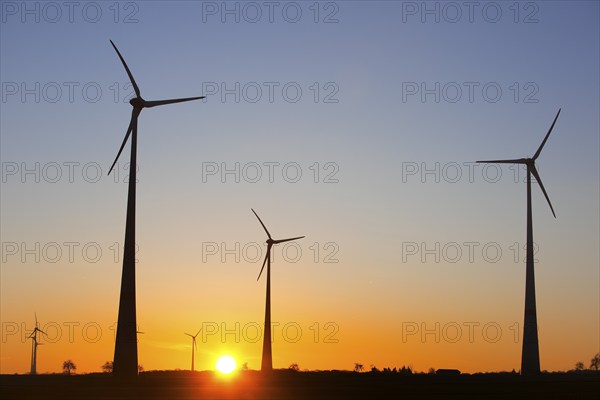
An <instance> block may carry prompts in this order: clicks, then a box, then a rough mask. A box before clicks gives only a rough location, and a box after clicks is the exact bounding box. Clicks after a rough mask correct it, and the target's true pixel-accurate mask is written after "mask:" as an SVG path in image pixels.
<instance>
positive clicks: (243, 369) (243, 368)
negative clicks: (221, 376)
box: [241, 362, 248, 371]
mask: <svg viewBox="0 0 600 400" xmlns="http://www.w3.org/2000/svg"><path fill="white" fill-rule="evenodd" d="M241 369H242V371H248V363H247V362H245V363H243V364H242V368H241Z"/></svg>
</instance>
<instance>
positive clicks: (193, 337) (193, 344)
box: [185, 328, 202, 372]
mask: <svg viewBox="0 0 600 400" xmlns="http://www.w3.org/2000/svg"><path fill="white" fill-rule="evenodd" d="M201 330H202V328H200V329H199V330H198V332H196V334H195V335H190V334H189V333H185V335H188V336H189V337H191V338H192V372H194V371H195V370H194V350H198V347H197V346H196V336H198V334H199V333H200V331H201Z"/></svg>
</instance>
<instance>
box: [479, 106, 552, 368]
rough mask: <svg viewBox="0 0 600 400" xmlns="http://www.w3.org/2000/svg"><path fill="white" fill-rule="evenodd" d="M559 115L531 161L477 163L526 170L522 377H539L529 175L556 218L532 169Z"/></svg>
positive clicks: (526, 159)
mask: <svg viewBox="0 0 600 400" xmlns="http://www.w3.org/2000/svg"><path fill="white" fill-rule="evenodd" d="M559 115H560V109H559V110H558V113H556V117H554V121H553V122H552V125H551V126H550V129H548V133H547V134H546V137H545V138H544V140H543V141H542V144H541V145H540V147H539V148H538V149H537V151H536V152H535V154H534V155H533V157H531V158H520V159H513V160H491V161H477V162H478V163H500V164H524V165H525V166H526V167H527V249H526V251H527V257H526V273H525V318H524V324H523V348H522V353H521V374H522V375H535V374H539V373H540V351H539V345H538V328H537V310H536V305H535V278H534V268H533V264H534V262H533V217H532V213H531V175H533V176H534V177H535V179H536V181H537V183H538V184H539V185H540V188H541V189H542V193H544V196H545V197H546V200H547V201H548V205H549V206H550V210H551V211H552V215H554V218H556V214H555V213H554V208H553V207H552V203H551V202H550V198H549V197H548V193H546V189H545V188H544V184H543V183H542V180H541V178H540V175H539V174H538V171H537V169H536V168H535V160H536V159H537V158H538V157H539V156H540V153H541V152H542V149H543V148H544V145H545V144H546V141H547V140H548V137H549V136H550V133H551V132H552V129H553V128H554V124H556V120H557V119H558V116H559Z"/></svg>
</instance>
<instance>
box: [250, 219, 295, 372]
mask: <svg viewBox="0 0 600 400" xmlns="http://www.w3.org/2000/svg"><path fill="white" fill-rule="evenodd" d="M251 210H252V212H253V213H254V215H256V218H258V221H259V222H260V224H261V225H262V227H263V228H264V230H265V232H267V236H268V237H269V238H268V239H267V255H266V256H265V260H264V261H263V265H262V268H261V269H260V273H259V274H258V278H256V280H257V281H258V280H259V279H260V276H261V275H262V272H263V270H264V269H265V264H266V265H267V300H266V304H265V328H264V336H263V354H262V364H261V367H260V369H261V371H263V372H270V371H272V370H273V356H272V353H271V247H273V245H274V244H279V243H283V242H290V241H292V240H296V239H302V238H303V237H304V236H298V237H294V238H290V239H281V240H274V239H273V238H272V237H271V234H270V233H269V231H268V230H267V227H266V226H265V224H263V222H262V220H261V219H260V217H259V216H258V214H257V213H256V211H254V209H251Z"/></svg>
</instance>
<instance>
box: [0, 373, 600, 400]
mask: <svg viewBox="0 0 600 400" xmlns="http://www.w3.org/2000/svg"><path fill="white" fill-rule="evenodd" d="M598 393H600V374H599V373H591V372H586V373H580V374H573V373H546V374H542V375H541V376H539V377H537V378H535V379H527V378H523V377H521V376H519V375H517V374H475V375H459V376H447V377H442V376H436V375H426V374H416V375H410V376H404V375H400V374H395V373H360V374H359V373H353V372H345V371H322V372H295V371H288V370H277V371H274V372H273V374H272V375H271V376H268V377H267V376H262V375H261V374H260V373H259V372H256V371H244V372H239V373H237V374H236V375H234V376H227V377H224V376H221V375H220V374H217V373H213V372H195V373H191V372H189V371H166V372H161V371H156V372H154V371H150V372H145V373H142V374H141V375H140V376H139V377H138V378H137V381H136V382H135V383H133V384H125V383H122V382H119V381H116V380H115V379H114V378H113V377H112V376H110V375H108V374H89V375H75V376H66V375H58V374H57V375H38V376H28V375H2V376H0V394H1V396H0V397H1V398H2V399H11V400H12V399H39V398H43V399H54V398H56V399H173V400H175V399H312V398H321V399H325V398H327V399H330V398H343V399H371V398H403V399H531V398H540V399H564V398H576V399H588V398H596V397H595V396H597V394H598Z"/></svg>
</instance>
